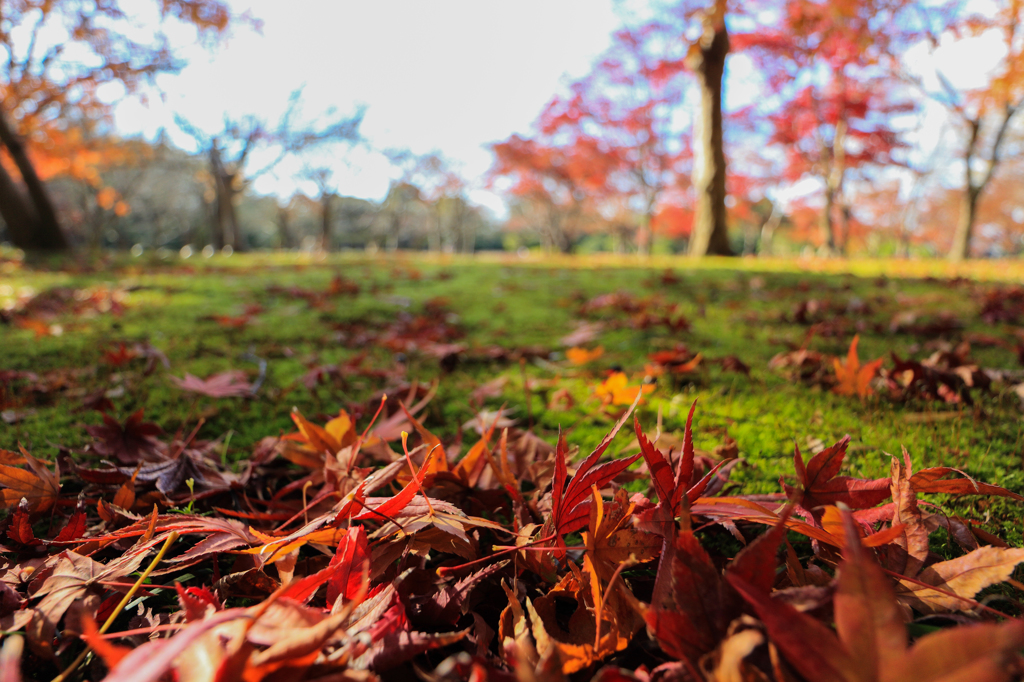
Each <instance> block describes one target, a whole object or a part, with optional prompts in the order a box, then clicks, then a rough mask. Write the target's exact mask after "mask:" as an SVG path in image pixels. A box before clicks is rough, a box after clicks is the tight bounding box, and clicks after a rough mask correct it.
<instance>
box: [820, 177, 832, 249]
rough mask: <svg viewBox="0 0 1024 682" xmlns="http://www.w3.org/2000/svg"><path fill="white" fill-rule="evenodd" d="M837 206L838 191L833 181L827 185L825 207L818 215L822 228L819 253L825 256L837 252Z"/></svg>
mask: <svg viewBox="0 0 1024 682" xmlns="http://www.w3.org/2000/svg"><path fill="white" fill-rule="evenodd" d="M835 207H836V192H835V189H834V188H833V187H832V185H831V183H828V184H826V185H825V208H823V209H822V211H821V215H820V216H819V217H818V227H819V229H820V230H821V249H820V250H819V253H820V254H821V255H823V256H833V255H835V253H836V232H835V216H834V211H835Z"/></svg>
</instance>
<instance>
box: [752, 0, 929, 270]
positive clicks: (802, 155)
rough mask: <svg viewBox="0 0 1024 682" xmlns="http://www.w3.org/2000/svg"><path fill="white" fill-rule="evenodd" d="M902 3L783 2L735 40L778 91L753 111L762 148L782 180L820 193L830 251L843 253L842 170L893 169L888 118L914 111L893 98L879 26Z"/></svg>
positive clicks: (888, 39)
mask: <svg viewBox="0 0 1024 682" xmlns="http://www.w3.org/2000/svg"><path fill="white" fill-rule="evenodd" d="M905 5H906V3H905V2H904V0H859V1H853V0H850V1H847V2H841V3H829V4H825V3H820V2H817V1H815V0H789V1H788V2H786V4H785V5H784V7H783V11H782V16H781V19H780V21H779V23H778V25H777V26H775V27H774V28H771V29H765V30H761V31H754V32H750V33H747V34H744V35H743V36H739V37H737V39H736V41H735V42H736V43H737V47H738V48H741V49H745V50H748V51H749V53H750V54H751V55H752V56H753V57H754V58H755V59H756V60H757V62H758V63H759V65H760V66H761V67H762V69H763V70H764V72H765V75H766V78H767V82H768V85H769V88H770V90H771V91H772V92H773V93H777V97H775V98H769V99H768V101H767V103H766V105H765V106H766V108H767V110H762V112H761V113H763V114H764V115H765V116H766V119H767V121H768V122H769V125H770V130H771V132H770V134H769V138H768V140H769V143H771V144H774V145H778V146H780V147H781V148H782V150H783V153H784V154H785V160H786V161H785V168H784V171H783V173H784V176H785V177H786V178H787V179H788V180H790V181H797V180H800V179H802V178H806V177H813V178H817V179H818V180H819V181H820V182H821V184H822V186H823V196H822V199H823V202H822V203H823V206H822V209H821V212H820V218H819V229H820V232H821V241H822V247H823V250H824V251H826V252H827V253H830V254H831V253H836V252H843V251H845V248H846V241H847V239H848V236H849V229H850V221H851V212H850V202H849V197H848V196H846V192H845V190H846V185H847V183H848V179H849V175H850V174H851V172H852V171H854V170H856V169H858V168H863V167H865V166H868V165H878V166H886V165H892V164H896V163H900V160H899V159H898V158H897V157H898V155H899V151H900V150H901V149H903V148H904V147H905V146H906V145H905V144H904V143H903V142H901V140H900V138H899V132H900V130H899V126H898V122H897V118H898V116H900V115H903V114H908V113H910V112H912V111H913V110H914V108H915V106H914V104H913V102H911V101H910V100H908V99H904V98H901V97H900V96H899V95H898V94H896V91H895V90H894V88H893V86H894V84H895V81H894V80H893V79H892V78H891V77H890V75H889V74H890V73H891V71H890V70H889V69H888V68H885V67H886V66H887V65H888V61H889V60H890V58H891V55H890V54H889V49H890V45H891V43H892V42H893V40H892V36H890V35H889V34H888V33H887V32H886V30H885V27H886V22H893V21H895V17H897V16H899V15H900V13H901V12H902V11H904V9H905Z"/></svg>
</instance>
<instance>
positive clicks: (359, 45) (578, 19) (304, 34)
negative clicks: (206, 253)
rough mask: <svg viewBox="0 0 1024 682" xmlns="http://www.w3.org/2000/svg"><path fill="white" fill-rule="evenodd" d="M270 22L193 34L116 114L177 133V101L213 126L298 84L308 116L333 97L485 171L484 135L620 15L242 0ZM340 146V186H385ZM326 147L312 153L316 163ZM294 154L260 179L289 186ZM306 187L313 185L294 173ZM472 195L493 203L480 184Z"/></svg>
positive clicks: (282, 103) (369, 121)
mask: <svg viewBox="0 0 1024 682" xmlns="http://www.w3.org/2000/svg"><path fill="white" fill-rule="evenodd" d="M233 4H234V6H235V7H236V9H237V10H239V11H245V10H250V11H251V12H252V14H253V15H254V16H256V17H259V18H260V19H262V20H263V22H264V27H263V31H262V34H258V33H256V32H253V31H247V30H245V29H238V30H236V31H235V34H234V36H233V37H232V38H231V39H230V40H229V42H228V43H227V44H226V45H223V46H221V47H220V48H218V49H216V51H215V52H213V53H210V52H207V51H205V50H203V49H201V48H199V47H198V46H196V47H195V48H192V49H188V50H185V51H183V52H182V53H181V56H183V57H184V58H186V59H187V60H188V62H189V66H188V67H187V68H185V70H184V71H182V72H181V73H180V74H178V75H166V76H162V77H161V79H160V84H161V88H162V90H163V91H164V93H165V96H164V97H163V98H162V101H161V99H160V98H152V99H151V100H150V103H149V105H148V106H146V105H143V104H140V103H138V102H137V101H132V100H129V101H125V102H123V103H121V104H120V105H119V106H118V108H117V114H116V116H117V119H116V120H117V126H118V129H119V130H120V131H121V132H122V133H125V134H133V133H142V134H144V135H146V136H147V137H153V136H155V135H156V134H157V132H158V131H159V130H160V129H161V128H166V129H167V131H168V133H169V134H170V135H171V139H172V140H173V141H174V142H175V143H176V144H178V145H180V146H182V147H184V148H186V149H189V148H191V145H190V141H189V138H188V137H187V136H185V135H183V134H181V133H180V132H177V131H176V128H175V126H174V113H179V114H181V115H182V116H184V117H185V118H186V119H188V120H190V121H192V122H193V124H195V125H197V126H199V127H200V128H203V129H205V130H207V131H209V132H215V131H216V130H217V129H218V128H220V127H221V126H222V121H223V116H224V113H225V112H227V113H228V114H229V115H232V116H236V117H237V116H242V115H246V114H257V115H259V116H260V117H263V118H265V119H266V120H268V121H269V122H270V123H271V124H273V123H274V122H276V121H277V119H278V118H279V117H280V115H281V113H282V112H283V111H284V110H285V108H286V105H287V101H288V96H289V94H290V93H291V92H292V91H293V90H294V89H295V88H297V87H299V86H301V85H303V84H304V85H305V89H304V92H303V102H304V106H303V111H304V112H305V113H306V119H307V120H308V119H311V118H314V117H315V116H316V115H318V114H323V113H324V112H326V111H327V110H328V109H331V108H334V109H336V110H337V112H338V113H340V114H347V113H349V112H352V111H354V110H355V108H356V107H357V106H358V105H360V104H365V105H366V106H367V112H366V117H365V119H364V122H363V128H362V132H363V134H364V135H365V137H366V138H367V139H368V142H369V144H370V145H371V146H372V147H373V148H376V149H386V148H408V149H411V150H412V151H413V152H415V153H418V154H421V153H426V152H429V151H432V150H440V151H441V152H442V153H443V154H444V155H445V156H446V157H448V158H450V159H453V160H455V161H456V162H457V163H458V164H459V165H460V166H461V171H462V172H463V174H464V175H465V176H466V177H467V178H470V179H475V178H479V177H480V176H482V175H483V173H484V172H485V171H486V170H487V169H488V167H489V166H490V164H491V159H492V157H491V154H490V152H489V151H488V150H487V148H486V146H487V144H488V143H491V142H497V141H501V140H503V139H505V138H507V137H508V136H509V135H511V134H512V133H514V132H524V133H525V132H527V131H528V130H529V127H530V124H531V123H532V122H533V121H534V119H535V118H536V117H537V115H538V114H539V113H540V111H541V108H542V107H543V106H544V104H546V103H547V101H548V100H549V99H550V98H551V97H552V96H553V95H554V94H555V93H556V92H558V91H559V86H560V85H561V84H562V83H563V81H564V78H566V77H569V78H578V77H580V76H583V75H584V74H585V73H586V72H587V71H588V70H589V67H590V65H591V63H592V62H593V60H594V59H595V58H596V57H597V56H598V55H599V54H600V53H601V52H602V51H604V49H605V48H606V47H607V46H608V45H609V42H610V35H611V33H612V31H614V30H615V28H616V27H617V26H618V23H619V22H618V20H617V18H616V16H615V14H614V12H613V11H612V0H516V1H515V2H505V1H501V2H498V1H496V0H361V1H356V0H291V1H288V2H284V1H282V0H239V1H238V2H235V3H233ZM347 160H348V162H349V165H346V164H345V163H344V160H342V159H340V158H339V159H337V160H335V161H334V163H331V164H330V165H332V166H334V167H335V169H336V170H335V180H336V185H337V189H338V191H339V192H340V193H342V194H346V195H351V196H359V197H365V198H372V199H380V198H382V197H383V196H384V194H385V193H386V191H387V187H388V182H389V180H390V179H391V178H392V177H395V176H396V175H397V171H395V169H394V168H392V167H390V166H389V164H388V163H387V161H386V160H385V159H384V158H383V157H382V156H381V155H380V154H376V153H368V152H366V151H362V150H359V149H356V150H355V151H353V152H352V153H350V154H347ZM328 161H329V160H328V159H325V157H323V156H319V157H317V158H315V159H313V160H312V163H313V164H314V165H324V164H325V163H327V162H328ZM301 165H302V164H301V163H298V162H296V163H288V164H282V165H281V166H280V167H279V168H278V171H277V173H276V176H277V177H274V176H272V175H269V174H268V175H264V176H263V177H261V178H260V179H259V180H258V181H257V183H256V184H255V187H254V188H255V189H256V190H257V191H259V192H266V193H271V192H274V193H282V194H290V193H291V191H293V189H295V187H296V184H295V181H294V180H293V179H292V178H293V177H294V175H295V174H297V172H298V171H300V170H301ZM299 187H300V188H303V189H305V190H306V191H307V192H312V191H313V188H312V187H307V186H304V185H301V183H300V185H299ZM471 198H472V199H474V200H475V201H477V202H479V203H483V204H484V205H487V206H489V207H491V208H492V209H494V210H496V211H498V212H499V213H500V212H502V211H503V209H502V207H501V202H500V200H498V198H497V197H496V196H494V195H493V194H491V193H489V192H486V191H485V190H482V189H477V190H476V191H474V192H473V193H472V194H471Z"/></svg>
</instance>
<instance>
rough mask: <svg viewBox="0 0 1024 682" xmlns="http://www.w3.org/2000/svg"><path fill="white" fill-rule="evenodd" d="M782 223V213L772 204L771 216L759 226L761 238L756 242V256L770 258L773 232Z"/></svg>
mask: <svg viewBox="0 0 1024 682" xmlns="http://www.w3.org/2000/svg"><path fill="white" fill-rule="evenodd" d="M781 223H782V211H780V210H779V207H778V205H776V204H772V212H771V215H769V216H768V220H766V221H764V224H763V225H761V238H760V239H759V240H758V241H757V255H758V256H771V255H772V251H773V250H774V244H773V240H774V239H775V230H776V229H777V228H778V227H779V225H780V224H781Z"/></svg>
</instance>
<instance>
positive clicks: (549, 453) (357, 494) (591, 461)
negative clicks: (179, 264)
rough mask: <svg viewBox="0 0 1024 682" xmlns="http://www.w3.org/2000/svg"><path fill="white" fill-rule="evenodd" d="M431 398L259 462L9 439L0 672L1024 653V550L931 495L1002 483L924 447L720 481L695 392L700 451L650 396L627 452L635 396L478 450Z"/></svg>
mask: <svg viewBox="0 0 1024 682" xmlns="http://www.w3.org/2000/svg"><path fill="white" fill-rule="evenodd" d="M852 355H853V356H854V357H855V349H854V352H853V354H852ZM852 380H853V379H852V378H851V381H852ZM432 395H433V393H432V392H430V391H427V392H426V393H425V394H424V393H422V392H421V391H420V390H418V389H416V388H411V389H410V390H409V392H408V394H407V395H405V396H404V397H405V399H406V400H407V401H411V400H416V401H417V402H416V404H414V405H411V406H408V407H407V406H406V403H405V402H403V401H400V400H398V399H397V398H395V397H391V398H388V397H387V396H384V397H382V399H381V400H380V402H379V404H377V405H375V406H366V412H367V418H366V419H365V422H366V424H365V425H364V426H363V428H362V430H360V429H359V428H358V427H357V424H356V423H355V420H354V419H353V417H352V416H350V415H349V414H348V413H346V412H344V411H342V412H340V413H339V414H338V415H337V416H336V417H334V418H333V419H330V420H329V421H327V422H326V424H324V425H323V426H320V425H318V424H316V423H314V422H312V421H309V420H307V419H306V418H304V417H303V416H302V415H301V414H299V413H298V412H295V413H293V414H292V418H293V421H294V422H295V425H296V427H297V429H298V430H297V431H296V432H295V433H293V434H290V435H288V436H285V437H284V438H267V439H265V440H264V441H263V442H261V443H260V444H259V446H258V447H257V448H256V451H255V452H253V453H252V456H251V457H250V458H249V459H248V460H247V461H246V462H245V463H244V468H243V469H242V470H241V471H236V470H233V469H231V468H230V467H228V466H227V465H225V464H224V463H223V462H222V461H221V458H220V454H219V453H220V443H218V442H201V441H197V440H196V438H195V437H196V434H197V433H198V431H199V429H198V427H197V428H196V429H195V431H193V432H192V433H190V434H184V433H177V434H174V435H172V436H166V435H165V434H164V433H163V431H162V430H161V429H160V428H159V427H158V426H157V425H155V424H151V423H148V422H145V421H144V415H143V414H142V413H141V412H138V413H136V414H133V415H132V416H131V417H129V418H128V419H127V420H126V421H125V422H124V423H123V424H122V423H120V422H118V421H117V420H116V419H113V418H111V417H108V418H106V419H105V421H104V424H103V425H102V426H98V427H92V428H90V430H89V433H90V434H91V435H92V436H93V437H94V439H95V442H94V444H93V445H92V446H91V447H90V448H89V451H88V452H86V453H76V454H75V455H74V456H71V454H70V453H67V452H64V453H62V454H61V456H60V457H59V458H58V460H57V461H56V462H50V463H48V462H45V461H41V460H39V459H37V458H36V457H34V456H33V455H32V454H31V453H29V452H27V451H25V450H22V451H21V452H18V453H15V452H9V451H0V485H2V487H0V496H2V497H0V501H2V504H3V506H4V507H6V508H7V509H8V513H7V515H6V516H5V518H4V519H3V520H2V522H0V524H2V526H0V531H2V537H3V540H2V545H0V552H2V555H0V556H2V560H0V561H2V563H0V629H2V631H3V632H4V633H5V635H4V637H3V643H2V647H0V651H2V653H0V679H2V680H3V681H4V682H18V680H21V679H61V680H70V679H92V680H99V679H107V680H112V681H115V682H122V681H123V682H129V681H131V682H147V681H153V682H155V681H157V680H164V679H167V680H170V679H176V680H179V681H186V680H194V681H201V680H210V681H214V680H216V681H218V682H228V681H234V680H245V681H246V682H249V681H255V680H282V681H284V680H320V681H324V682H326V681H327V680H331V681H340V680H370V679H412V678H414V677H415V676H417V675H418V676H419V677H421V678H423V679H426V680H460V679H472V680H561V679H591V678H594V679H599V680H604V681H612V680H641V681H646V680H664V681H668V680H687V681H699V680H714V681H718V682H734V681H741V680H742V681H745V680H775V681H777V682H789V681H793V680H808V681H813V682H819V681H826V682H827V681H831V680H836V681H839V680H843V681H849V680H857V681H864V682H867V681H869V680H870V681H874V680H892V681H894V682H896V681H902V680H922V681H933V680H934V681H939V680H974V681H978V680H985V681H987V680H1010V679H1018V678H1019V677H1020V676H1021V675H1022V674H1024V659H1022V657H1021V655H1020V650H1021V648H1022V647H1024V620H1021V619H1019V618H1017V616H1018V615H1019V611H1020V609H1019V601H1018V596H1019V595H1018V594H1017V592H1016V591H1015V590H1017V589H1019V588H1022V587H1024V586H1022V585H1021V584H1020V583H1019V582H1015V581H1014V580H1013V579H1012V575H1013V572H1014V570H1015V567H1016V566H1017V565H1018V564H1019V563H1021V562H1024V549H1013V548H1009V547H1006V546H1005V544H1003V543H1002V542H1001V541H1000V540H999V539H998V538H997V537H995V536H993V535H991V534H989V533H987V532H986V531H985V530H984V529H983V528H982V527H981V524H979V523H978V522H976V521H974V520H970V519H964V518H960V517H957V516H952V515H949V514H947V513H945V512H944V511H943V510H942V508H941V507H940V506H939V505H938V504H936V503H935V502H934V501H926V500H924V499H921V498H920V497H919V496H920V495H922V494H925V495H929V496H930V495H932V494H947V495H982V496H1003V497H1008V498H1012V499H1014V500H1017V501H1021V500H1022V499H1024V498H1021V497H1020V496H1019V495H1016V494H1014V493H1013V492H1011V491H1009V490H1006V489H1004V488H1001V487H998V486H995V485H990V484H986V483H982V482H978V481H975V480H972V479H971V478H969V477H967V476H966V475H964V474H962V473H961V472H958V471H956V470H954V469H951V468H946V467H937V468H930V469H924V470H921V471H916V472H915V471H914V470H913V468H912V464H911V460H910V456H909V455H908V454H907V453H906V452H904V453H903V454H902V456H901V457H893V458H892V466H891V472H890V476H888V477H886V478H880V479H856V478H850V477H846V476H842V475H840V473H841V471H842V467H843V461H844V457H845V455H846V449H847V445H848V443H849V438H846V439H843V440H841V441H840V442H838V443H836V444H835V445H833V446H832V447H830V448H826V449H824V450H822V451H821V452H819V453H818V454H816V455H814V456H813V457H812V458H811V459H810V460H809V461H807V462H805V461H804V458H803V457H802V455H801V453H800V452H799V450H797V452H796V453H795V456H794V466H795V474H796V476H795V478H794V479H792V480H791V481H789V482H785V483H783V488H782V490H781V491H780V492H779V493H778V494H776V495H760V496H744V495H729V496H727V495H725V494H724V493H725V491H726V490H727V487H726V484H727V482H728V475H729V472H730V471H731V470H732V468H733V467H734V466H735V464H736V462H737V460H735V459H728V460H724V461H718V462H716V461H714V460H713V459H712V458H710V457H706V456H699V455H696V454H695V450H694V447H693V436H692V421H693V415H694V410H693V408H691V411H690V415H689V418H688V420H687V423H686V429H685V433H684V440H683V443H682V447H681V451H680V452H678V453H674V454H673V453H671V452H669V453H665V452H662V451H660V450H659V449H658V448H657V445H656V444H655V443H652V442H651V440H650V439H649V438H648V436H647V435H645V433H644V432H643V430H642V428H641V424H640V421H639V419H638V418H636V417H634V418H633V426H634V434H635V438H636V441H635V442H633V443H632V445H633V448H635V447H636V446H637V445H638V446H639V452H637V453H636V454H633V455H630V456H619V457H612V456H609V453H610V452H611V445H612V443H613V440H614V439H615V437H616V435H617V434H618V432H619V431H620V429H621V427H622V426H623V425H625V424H626V423H627V420H628V419H629V417H630V416H631V415H632V413H633V410H634V409H635V407H636V402H637V401H639V399H640V396H639V395H637V396H636V400H635V401H634V404H633V408H630V409H629V410H627V411H626V413H625V414H623V415H622V416H621V419H620V420H619V421H618V423H617V424H616V425H615V426H614V428H612V430H611V432H610V433H609V434H608V435H607V437H606V438H605V439H604V440H603V441H602V442H601V443H600V444H598V445H597V447H596V448H594V449H593V451H592V452H591V453H590V454H589V455H587V456H586V457H584V458H582V459H580V458H578V457H576V456H575V454H574V451H575V448H573V447H571V446H570V445H569V444H568V443H567V441H566V439H565V438H564V437H560V438H559V439H558V441H557V443H556V444H554V445H551V444H549V443H547V442H545V441H544V440H542V439H540V438H538V437H537V436H536V435H534V434H533V433H531V432H529V431H522V430H516V429H512V428H505V429H503V430H501V432H500V433H499V432H498V428H497V427H496V424H495V423H491V424H487V423H482V422H480V421H478V422H477V424H476V426H478V427H479V438H478V439H476V441H475V442H474V443H473V444H472V445H471V446H470V447H469V448H468V450H467V451H466V452H465V453H462V447H461V443H453V444H445V443H444V442H442V441H441V440H440V439H439V438H438V437H437V436H435V435H434V434H433V433H431V431H430V430H428V429H427V427H426V426H425V425H424V424H422V423H421V422H420V421H419V420H418V419H417V418H416V416H415V415H416V414H419V413H420V412H421V411H422V410H423V407H424V406H425V405H426V404H427V402H428V401H429V400H430V399H431V397H432ZM372 409H376V414H375V415H374V416H373V418H372V419H370V418H368V417H369V412H370V411H371V410H372ZM495 421H496V420H495ZM410 434H413V435H411V436H410ZM619 440H620V442H621V441H624V440H626V439H624V438H620V439H619ZM629 440H630V441H632V438H630V439H629ZM620 444H621V445H623V446H628V445H630V443H625V442H622V443H620ZM633 448H630V447H624V448H623V449H624V450H627V451H628V450H631V449H633ZM630 491H632V492H630ZM936 533H941V534H942V536H943V537H944V538H945V539H946V542H945V543H941V542H939V541H937V539H936V538H935V534H936ZM938 550H942V551H943V552H944V553H945V554H946V556H947V557H948V556H950V555H953V556H952V558H946V557H943V556H940V555H938V554H937V553H936V551H938ZM62 670H63V672H62V673H61V672H60V671H62ZM58 673H60V675H62V676H61V677H56V676H57V675H58Z"/></svg>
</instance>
